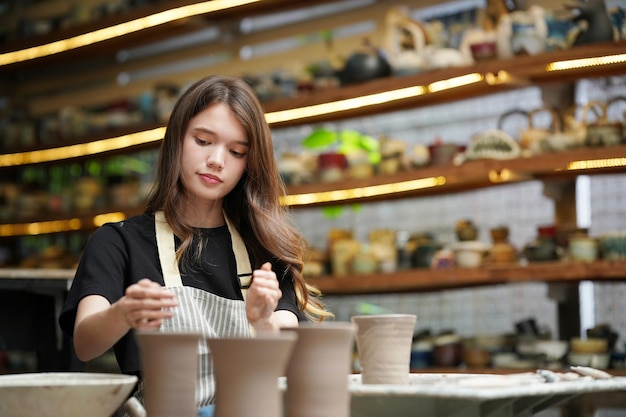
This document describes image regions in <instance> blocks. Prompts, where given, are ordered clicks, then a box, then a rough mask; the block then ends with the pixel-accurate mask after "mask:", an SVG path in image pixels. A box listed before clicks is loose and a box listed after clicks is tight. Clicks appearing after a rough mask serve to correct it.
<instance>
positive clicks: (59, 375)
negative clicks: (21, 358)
mask: <svg viewBox="0 0 626 417" xmlns="http://www.w3.org/2000/svg"><path fill="white" fill-rule="evenodd" d="M136 382H137V377H135V376H131V375H120V374H104V373H102V374H100V373H83V372H49V373H27V374H13V375H0V416H11V417H34V416H36V417H59V416H63V417H85V416H86V415H89V417H110V416H111V415H113V413H114V412H115V411H116V410H117V409H118V408H119V407H120V406H121V405H122V403H123V402H124V401H125V400H126V398H128V395H129V394H130V392H131V390H132V389H133V387H134V386H135V383H136Z"/></svg>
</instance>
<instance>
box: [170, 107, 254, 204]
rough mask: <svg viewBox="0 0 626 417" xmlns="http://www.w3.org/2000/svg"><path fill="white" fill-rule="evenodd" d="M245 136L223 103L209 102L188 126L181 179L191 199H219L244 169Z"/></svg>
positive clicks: (245, 163)
mask: <svg viewBox="0 0 626 417" xmlns="http://www.w3.org/2000/svg"><path fill="white" fill-rule="evenodd" d="M248 147H249V143H248V137H247V135H246V131H245V130H244V128H243V126H242V125H241V123H240V122H239V120H238V119H237V117H236V116H235V114H234V113H233V112H232V111H231V110H230V108H229V107H228V106H227V105H226V104H223V103H216V104H212V105H211V106H209V107H207V108H206V109H204V110H203V111H201V112H200V113H198V114H197V115H196V116H194V117H193V118H192V119H191V120H190V121H189V125H188V126H187V131H186V132H185V138H184V140H183V152H182V161H181V162H182V164H181V165H182V168H181V170H182V171H181V172H182V173H181V176H182V183H183V185H184V186H185V188H186V189H187V191H188V193H189V195H190V196H191V197H192V199H193V201H195V202H198V203H203V202H206V203H208V204H210V205H213V204H214V203H216V202H217V203H219V204H220V205H221V202H222V200H223V198H224V197H225V196H226V195H227V194H228V193H229V192H230V191H231V190H232V189H233V188H234V187H235V186H236V185H237V183H238V182H239V179H240V178H241V176H242V175H243V173H244V172H245V170H246V165H247V161H248Z"/></svg>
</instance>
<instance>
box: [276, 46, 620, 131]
mask: <svg viewBox="0 0 626 417" xmlns="http://www.w3.org/2000/svg"><path fill="white" fill-rule="evenodd" d="M625 50H626V41H619V42H602V43H595V44H591V45H584V46H578V47H575V48H571V49H568V50H564V51H550V52H544V53H541V54H537V55H530V56H518V57H513V58H510V59H496V60H491V61H486V62H480V63H477V64H475V65H472V66H469V67H455V68H445V69H440V70H435V71H429V72H424V73H419V74H415V75H407V76H399V77H388V78H381V79H376V80H372V81H368V82H364V83H361V84H355V85H348V86H344V87H341V88H333V89H328V90H322V91H316V92H313V93H310V94H302V95H300V96H298V97H295V98H284V99H278V100H273V101H271V102H268V103H265V104H264V109H265V111H266V112H268V113H269V112H275V111H281V110H287V109H293V108H300V107H307V106H312V105H316V104H321V103H328V102H334V101H339V100H344V99H349V98H354V97H362V96H366V95H370V94H375V93H379V92H383V91H392V90H398V89H402V88H406V87H411V86H424V87H427V86H428V85H429V84H431V83H433V82H437V81H441V80H447V79H450V78H455V77H460V76H463V75H466V74H470V73H478V74H481V75H483V76H484V77H485V78H487V77H486V76H487V74H493V75H497V74H498V73H500V71H505V72H506V73H508V74H509V77H508V78H503V77H500V78H498V80H499V81H500V82H496V83H489V82H488V81H487V80H486V79H485V80H483V81H482V82H478V83H474V84H469V85H466V86H462V87H458V88H452V89H448V90H443V91H439V92H436V93H427V94H423V95H419V96H415V97H410V98H406V99H403V100H396V101H393V102H389V103H383V104H378V105H375V106H368V107H361V108H358V109H352V110H346V111H342V112H336V113H333V114H325V115H322V116H316V117H310V118H307V119H299V120H296V121H293V122H284V123H281V124H275V125H274V126H284V125H292V124H302V123H313V122H321V121H328V120H333V119H345V118H351V117H362V116H365V115H371V114H379V113H383V112H388V111H396V110H401V109H407V108H412V107H418V106H423V105H433V104H438V103H444V102H450V101H456V100H460V99H464V98H470V97H477V96H481V95H486V94H493V93H497V92H499V91H506V90H511V89H516V88H520V87H524V86H529V85H537V84H544V83H554V82H570V81H574V80H578V79H581V78H594V77H606V76H610V75H616V74H624V73H625V72H626V62H624V60H622V62H616V63H613V64H607V65H599V66H586V67H582V68H575V69H571V70H563V71H552V72H550V71H547V69H546V68H547V66H548V65H549V64H550V63H552V62H557V61H565V60H574V59H585V58H595V57H602V56H610V55H618V54H624V51H625Z"/></svg>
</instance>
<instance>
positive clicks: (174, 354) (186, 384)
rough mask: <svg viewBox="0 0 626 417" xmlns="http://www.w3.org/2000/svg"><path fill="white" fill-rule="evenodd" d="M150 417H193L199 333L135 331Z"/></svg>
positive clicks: (195, 412)
mask: <svg viewBox="0 0 626 417" xmlns="http://www.w3.org/2000/svg"><path fill="white" fill-rule="evenodd" d="M135 337H136V339H137V344H138V345H139V350H140V352H141V372H142V377H143V384H144V404H145V409H146V412H147V414H148V416H150V417H174V416H175V417H196V416H197V415H198V410H197V406H196V377H197V375H198V343H199V341H200V338H201V335H200V334H199V333H166V332H156V331H137V332H136V333H135Z"/></svg>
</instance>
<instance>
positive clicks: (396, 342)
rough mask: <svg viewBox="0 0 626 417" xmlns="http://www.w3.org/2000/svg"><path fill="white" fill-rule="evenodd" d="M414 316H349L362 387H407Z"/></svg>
mask: <svg viewBox="0 0 626 417" xmlns="http://www.w3.org/2000/svg"><path fill="white" fill-rule="evenodd" d="M416 321H417V316H415V315H414V314H378V315H361V316H353V317H352V322H353V323H355V324H356V325H357V326H358V327H357V332H356V345H357V350H358V354H359V362H360V364H361V382H362V383H363V384H408V383H409V373H410V362H411V346H412V343H413V333H414V331H415V322H416Z"/></svg>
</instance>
